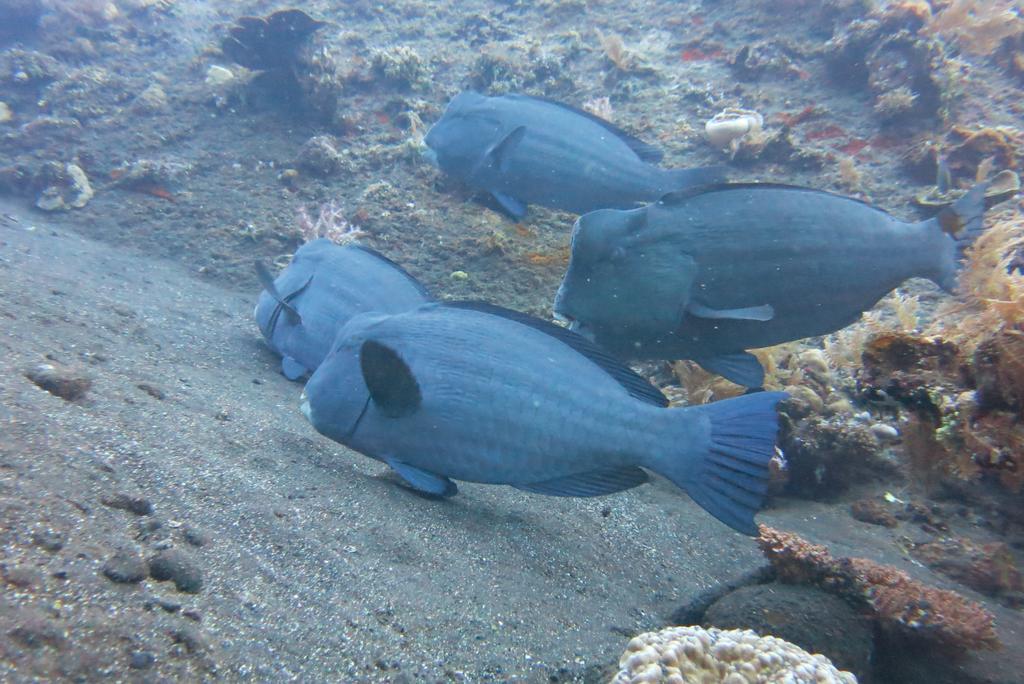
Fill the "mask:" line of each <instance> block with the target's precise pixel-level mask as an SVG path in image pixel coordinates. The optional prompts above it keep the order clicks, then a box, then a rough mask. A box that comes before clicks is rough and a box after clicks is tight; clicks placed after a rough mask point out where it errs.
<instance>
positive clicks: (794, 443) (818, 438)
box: [779, 403, 889, 500]
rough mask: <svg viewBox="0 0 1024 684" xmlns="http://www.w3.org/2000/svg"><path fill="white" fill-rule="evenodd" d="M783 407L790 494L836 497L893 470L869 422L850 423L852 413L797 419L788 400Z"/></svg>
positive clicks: (783, 444) (782, 436)
mask: <svg viewBox="0 0 1024 684" xmlns="http://www.w3.org/2000/svg"><path fill="white" fill-rule="evenodd" d="M783 410H784V413H785V415H786V418H785V419H784V420H783V428H782V430H781V434H780V438H779V446H780V448H781V449H782V451H783V453H785V454H786V459H787V461H788V463H789V484H788V485H787V487H786V492H787V493H788V494H792V495H795V496H802V497H807V498H811V499H826V500H827V499H833V498H835V497H836V496H839V495H840V494H842V493H843V492H845V491H846V490H847V489H849V487H850V486H851V485H853V484H857V483H861V482H870V481H872V480H875V479H877V478H878V477H879V475H880V474H882V473H885V472H886V471H887V470H888V469H889V468H887V466H886V463H885V461H884V460H883V458H882V451H881V447H880V445H879V443H878V439H877V438H876V437H875V436H874V435H873V434H872V432H871V430H870V429H869V428H868V427H867V426H866V425H864V424H861V423H853V422H850V420H849V418H848V416H836V417H834V418H831V419H826V418H824V417H822V416H820V415H809V416H807V417H805V418H803V419H801V420H797V421H794V420H792V417H791V416H789V415H788V412H789V411H790V407H789V404H788V403H787V404H784V405H783Z"/></svg>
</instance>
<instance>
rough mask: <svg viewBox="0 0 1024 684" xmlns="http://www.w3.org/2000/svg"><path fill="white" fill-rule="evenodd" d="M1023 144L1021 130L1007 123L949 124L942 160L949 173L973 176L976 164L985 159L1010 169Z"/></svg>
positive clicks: (1014, 165) (1016, 159)
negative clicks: (991, 125) (1005, 124)
mask: <svg viewBox="0 0 1024 684" xmlns="http://www.w3.org/2000/svg"><path fill="white" fill-rule="evenodd" d="M1022 147H1024V134H1022V133H1021V131H1019V130H1017V129H1016V128H1010V127H1008V126H998V127H984V128H978V129H972V128H967V127H965V126H953V127H952V128H951V129H950V131H949V135H948V141H947V143H946V150H945V161H946V166H948V167H949V171H950V173H951V174H952V175H953V177H954V178H955V177H958V176H963V177H966V178H970V179H977V177H978V175H979V174H978V168H979V167H980V166H981V164H982V163H983V162H984V161H985V160H987V159H992V161H991V162H989V163H990V164H993V165H994V166H995V167H996V168H1000V169H1014V168H1017V166H1018V164H1019V163H1020V162H1019V161H1018V150H1020V149H1021V148H1022Z"/></svg>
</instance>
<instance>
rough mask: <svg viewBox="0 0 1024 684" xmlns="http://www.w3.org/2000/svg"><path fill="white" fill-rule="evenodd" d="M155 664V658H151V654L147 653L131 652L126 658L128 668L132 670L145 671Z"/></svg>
mask: <svg viewBox="0 0 1024 684" xmlns="http://www.w3.org/2000/svg"><path fill="white" fill-rule="evenodd" d="M155 662H156V658H155V657H153V654H152V653H149V652H147V651H133V652H132V653H131V655H129V656H128V667H130V668H132V669H133V670H147V669H149V668H151V667H152V666H153V663H155Z"/></svg>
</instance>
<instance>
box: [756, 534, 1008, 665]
mask: <svg viewBox="0 0 1024 684" xmlns="http://www.w3.org/2000/svg"><path fill="white" fill-rule="evenodd" d="M758 544H759V545H760V546H761V550H762V551H763V552H764V554H765V556H766V557H767V558H768V560H769V562H770V563H771V564H772V567H773V568H774V569H775V572H776V573H777V574H778V576H779V578H780V579H781V580H783V581H786V582H795V583H803V584H815V585H817V586H820V587H821V588H823V589H825V590H827V591H831V592H832V593H835V594H837V595H839V596H841V597H843V598H846V599H849V600H854V601H857V602H859V603H861V604H862V605H864V606H866V607H868V608H869V609H870V610H871V612H872V614H873V616H874V618H875V619H876V620H878V622H879V623H880V624H881V625H882V626H883V627H885V628H887V629H892V630H894V631H895V632H897V633H900V634H904V635H906V636H910V637H913V638H916V639H922V640H926V641H931V642H935V643H938V644H942V645H944V646H947V647H952V648H954V649H996V648H999V647H1000V643H999V638H998V636H997V635H996V631H995V625H994V624H993V623H994V617H993V616H992V614H991V613H990V612H988V611H987V610H985V609H984V608H982V607H981V606H980V605H978V604H977V603H974V602H973V601H968V600H967V599H965V598H964V597H963V596H961V595H960V594H958V593H956V592H955V591H948V590H945V589H936V588H935V587H929V586H927V585H925V584H922V583H921V582H918V581H917V580H915V579H912V578H911V577H910V576H909V575H907V574H906V573H905V572H903V571H902V570H899V569H897V568H894V567H892V566H888V565H881V564H879V563H875V562H874V561H870V560H866V559H864V558H833V557H832V555H831V554H830V553H829V552H828V549H827V548H826V547H824V546H821V545H819V544H812V543H811V542H809V541H807V540H806V539H803V538H802V537H800V536H799V535H796V534H793V533H791V532H782V531H780V530H776V529H773V528H771V527H768V526H767V525H761V526H760V536H759V537H758Z"/></svg>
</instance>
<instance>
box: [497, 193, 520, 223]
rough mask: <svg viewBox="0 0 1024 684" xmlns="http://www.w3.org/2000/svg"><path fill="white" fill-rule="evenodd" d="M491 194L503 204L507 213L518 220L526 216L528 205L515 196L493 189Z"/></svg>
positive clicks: (502, 206)
mask: <svg viewBox="0 0 1024 684" xmlns="http://www.w3.org/2000/svg"><path fill="white" fill-rule="evenodd" d="M491 195H493V196H494V199H495V200H497V202H498V204H500V205H501V208H502V209H504V210H505V213H507V214H508V215H509V216H511V217H512V218H513V219H515V220H516V221H519V220H520V219H522V218H523V217H524V216H526V205H525V204H523V203H522V202H520V201H519V200H517V199H516V198H515V197H512V196H511V195H506V194H505V193H503V192H495V191H493V190H492V191H491Z"/></svg>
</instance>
